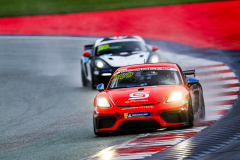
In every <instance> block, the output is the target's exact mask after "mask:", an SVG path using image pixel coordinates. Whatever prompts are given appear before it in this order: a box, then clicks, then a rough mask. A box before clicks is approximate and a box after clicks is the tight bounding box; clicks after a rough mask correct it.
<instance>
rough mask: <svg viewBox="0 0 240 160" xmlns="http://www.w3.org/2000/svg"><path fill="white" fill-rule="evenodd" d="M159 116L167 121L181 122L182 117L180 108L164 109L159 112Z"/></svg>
mask: <svg viewBox="0 0 240 160" xmlns="http://www.w3.org/2000/svg"><path fill="white" fill-rule="evenodd" d="M161 117H162V119H163V120H164V121H166V122H167V123H178V122H182V117H181V111H180V110H172V111H165V112H163V113H162V114H161Z"/></svg>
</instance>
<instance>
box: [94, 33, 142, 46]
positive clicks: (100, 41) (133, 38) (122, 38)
mask: <svg viewBox="0 0 240 160" xmlns="http://www.w3.org/2000/svg"><path fill="white" fill-rule="evenodd" d="M123 41H140V42H142V43H143V44H145V41H144V40H143V39H142V38H141V37H139V36H114V37H105V38H101V39H97V40H96V41H95V43H94V47H97V46H99V45H102V44H108V43H114V42H123Z"/></svg>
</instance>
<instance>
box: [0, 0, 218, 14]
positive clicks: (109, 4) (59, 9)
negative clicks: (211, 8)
mask: <svg viewBox="0 0 240 160" xmlns="http://www.w3.org/2000/svg"><path fill="white" fill-rule="evenodd" d="M208 1H214V0H0V17H9V16H25V15H40V14H58V13H75V12H89V11H101V10H113V9H124V8H137V7H148V6H160V5H173V4H182V3H195V2H208ZM215 1H216V0H215Z"/></svg>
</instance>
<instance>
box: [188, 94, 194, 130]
mask: <svg viewBox="0 0 240 160" xmlns="http://www.w3.org/2000/svg"><path fill="white" fill-rule="evenodd" d="M193 126H194V114H193V108H192V99H191V97H190V96H189V98H188V127H190V128H191V127H193Z"/></svg>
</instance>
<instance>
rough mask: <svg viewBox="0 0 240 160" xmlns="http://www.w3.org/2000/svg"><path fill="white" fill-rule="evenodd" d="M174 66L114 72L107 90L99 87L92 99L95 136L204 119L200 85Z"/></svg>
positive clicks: (180, 124)
mask: <svg viewBox="0 0 240 160" xmlns="http://www.w3.org/2000/svg"><path fill="white" fill-rule="evenodd" d="M191 74H194V76H195V70H187V71H182V69H181V68H180V67H179V65H177V64H175V63H155V64H153V63H152V64H150V63H148V64H139V65H131V66H125V67H121V68H119V69H117V70H116V71H115V72H114V74H113V76H112V78H111V80H110V82H109V84H108V86H107V88H106V89H104V85H103V84H99V85H98V86H97V89H98V90H99V91H100V93H98V94H97V96H96V98H95V99H94V115H93V126H94V133H95V134H96V135H106V134H108V133H109V132H114V131H128V130H148V129H151V130H152V129H160V128H168V127H172V126H189V127H192V126H193V125H194V120H196V119H198V118H204V117H205V105H204V99H203V90H202V86H201V84H200V83H199V80H197V79H196V78H187V77H186V75H191Z"/></svg>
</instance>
